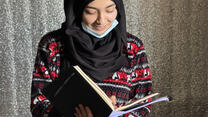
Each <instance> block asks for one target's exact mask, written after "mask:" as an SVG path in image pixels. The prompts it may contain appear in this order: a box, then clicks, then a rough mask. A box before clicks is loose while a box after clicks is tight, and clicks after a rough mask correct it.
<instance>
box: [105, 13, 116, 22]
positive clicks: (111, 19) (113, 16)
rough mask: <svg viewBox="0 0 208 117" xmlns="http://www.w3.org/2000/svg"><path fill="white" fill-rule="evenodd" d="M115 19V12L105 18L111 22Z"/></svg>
mask: <svg viewBox="0 0 208 117" xmlns="http://www.w3.org/2000/svg"><path fill="white" fill-rule="evenodd" d="M116 17H117V11H116V12H114V13H112V14H109V15H108V16H107V18H108V20H109V21H111V22H113V21H114V20H115V19H116Z"/></svg>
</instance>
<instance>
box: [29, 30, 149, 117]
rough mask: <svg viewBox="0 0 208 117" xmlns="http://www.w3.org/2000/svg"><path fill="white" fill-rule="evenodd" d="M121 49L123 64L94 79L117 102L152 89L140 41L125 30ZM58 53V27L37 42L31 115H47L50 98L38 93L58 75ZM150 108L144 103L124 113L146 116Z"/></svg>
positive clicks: (60, 47)
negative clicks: (134, 109)
mask: <svg viewBox="0 0 208 117" xmlns="http://www.w3.org/2000/svg"><path fill="white" fill-rule="evenodd" d="M124 53H125V54H126V55H127V62H126V64H125V65H124V66H123V67H122V68H121V69H120V70H119V71H117V72H115V73H114V74H113V75H112V76H111V77H109V78H107V79H105V80H104V81H98V82H96V83H97V84H98V86H100V87H101V89H103V90H104V91H105V93H106V94H107V95H108V96H112V95H115V96H116V99H117V103H118V105H117V106H120V105H125V104H127V103H130V102H132V101H134V100H136V99H139V98H142V97H144V96H146V95H149V94H150V93H152V81H151V74H150V68H149V65H148V61H147V55H146V53H145V49H144V45H143V43H142V41H141V40H140V39H138V38H137V37H135V36H133V35H131V34H129V33H127V47H126V48H125V49H124ZM62 55H63V47H62V43H61V41H60V36H59V33H58V31H55V32H52V33H49V34H47V35H45V36H44V37H43V38H42V39H41V41H40V42H39V46H38V51H37V56H36V60H35V66H34V72H33V79H32V96H31V112H32V115H33V117H43V116H44V115H45V116H46V117H47V114H48V113H50V110H51V109H52V108H53V106H52V105H51V103H50V101H49V100H48V99H47V98H46V97H45V96H44V95H42V94H41V89H42V88H44V87H45V86H47V85H48V84H49V83H51V82H53V81H54V80H55V79H57V78H59V73H60V63H61V60H62ZM150 100H151V99H150ZM150 100H147V101H150ZM150 110H151V106H147V107H145V108H142V109H139V110H137V111H134V112H131V113H129V114H126V115H124V117H148V116H149V113H150ZM45 116H44V117H45Z"/></svg>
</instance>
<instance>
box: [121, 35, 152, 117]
mask: <svg viewBox="0 0 208 117" xmlns="http://www.w3.org/2000/svg"><path fill="white" fill-rule="evenodd" d="M135 38H136V37H135ZM134 44H135V47H134V50H133V51H134V52H133V53H132V54H133V56H134V60H135V63H136V64H137V65H136V66H137V69H136V70H135V71H134V73H133V75H132V77H135V78H134V79H132V90H131V94H130V95H131V96H130V97H131V100H130V103H131V102H134V101H135V100H138V99H140V98H143V97H145V96H147V95H149V94H151V93H152V81H151V73H150V68H149V64H148V60H147V54H146V51H145V49H144V45H143V43H142V41H141V40H139V39H138V38H136V43H134ZM151 100H152V98H150V99H148V100H145V101H143V102H142V103H145V102H149V101H151ZM150 111H151V105H149V106H146V107H144V108H141V109H138V110H136V111H133V112H131V113H128V114H126V115H125V116H126V117H149V113H150Z"/></svg>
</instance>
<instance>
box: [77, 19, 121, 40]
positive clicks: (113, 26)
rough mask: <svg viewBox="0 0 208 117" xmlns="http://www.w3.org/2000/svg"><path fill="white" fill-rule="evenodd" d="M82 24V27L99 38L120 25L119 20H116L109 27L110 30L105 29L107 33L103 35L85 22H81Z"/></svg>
mask: <svg viewBox="0 0 208 117" xmlns="http://www.w3.org/2000/svg"><path fill="white" fill-rule="evenodd" d="M81 24H82V28H83V30H84V31H85V32H87V33H89V34H91V35H93V36H95V37H97V38H103V37H105V36H106V35H107V34H108V33H109V32H110V31H112V30H113V29H114V28H115V27H116V26H117V25H118V21H117V20H114V22H113V24H112V25H111V27H110V28H108V30H106V31H105V33H103V34H102V35H100V34H98V33H97V32H96V31H94V30H92V29H91V28H89V27H88V26H87V25H86V24H85V23H84V22H82V23H81Z"/></svg>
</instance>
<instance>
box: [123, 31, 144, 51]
mask: <svg viewBox="0 0 208 117" xmlns="http://www.w3.org/2000/svg"><path fill="white" fill-rule="evenodd" d="M129 49H131V50H135V51H137V50H143V49H144V44H143V42H142V40H141V39H140V38H138V37H136V36H135V35H133V34H130V33H128V32H127V50H129Z"/></svg>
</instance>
